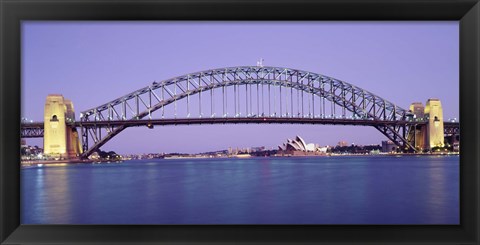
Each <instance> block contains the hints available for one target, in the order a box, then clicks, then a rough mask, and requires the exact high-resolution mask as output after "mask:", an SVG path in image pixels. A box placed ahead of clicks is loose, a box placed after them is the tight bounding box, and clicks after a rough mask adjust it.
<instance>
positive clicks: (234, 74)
mask: <svg viewBox="0 0 480 245" xmlns="http://www.w3.org/2000/svg"><path fill="white" fill-rule="evenodd" d="M192 79H193V81H194V82H195V83H196V85H198V86H193V90H190V89H187V88H189V86H188V84H189V83H190V84H193V83H192ZM241 84H271V85H275V86H284V87H290V88H295V89H297V90H301V91H304V92H307V93H310V94H314V95H317V96H320V97H321V98H325V99H327V100H328V101H330V102H332V103H333V104H336V105H338V106H340V107H341V108H343V109H344V110H345V109H346V110H348V111H350V112H353V113H354V114H355V116H357V115H358V116H359V117H361V118H364V119H372V120H392V121H398V120H405V115H406V110H405V109H403V108H400V107H398V106H396V105H395V104H393V103H391V102H389V101H387V100H385V99H383V98H381V97H379V96H376V95H375V94H373V93H371V92H368V91H366V90H364V89H360V88H358V87H355V86H353V85H351V84H349V83H346V82H343V81H340V80H338V79H335V78H331V77H328V76H324V75H321V74H316V73H312V72H306V71H301V70H295V69H288V68H281V67H256V66H254V67H252V66H244V67H229V68H221V69H213V70H208V71H203V72H197V73H193V74H187V75H184V76H179V77H176V78H172V79H168V80H164V81H162V82H158V83H157V82H153V83H152V84H151V85H150V86H147V87H144V88H142V89H139V90H136V91H134V92H132V93H130V94H127V95H125V96H122V97H120V98H117V99H115V100H113V101H111V102H108V103H105V104H103V105H101V106H98V107H95V108H92V109H90V110H87V111H84V112H82V113H81V121H82V122H88V121H92V118H91V117H93V121H110V120H113V119H114V118H113V114H112V111H122V116H121V117H119V114H116V117H117V119H121V120H130V119H142V118H144V117H145V116H147V115H151V113H152V112H154V111H156V110H158V109H160V108H163V107H165V106H166V105H168V104H171V103H173V102H176V101H177V100H180V99H182V98H185V97H187V96H190V95H193V94H196V93H203V92H205V91H207V90H213V89H215V88H219V87H225V86H231V85H241ZM156 91H159V93H158V94H162V95H163V96H162V99H161V100H160V98H159V97H158V96H156V95H157V93H156ZM165 92H166V93H165ZM165 95H166V96H165ZM142 96H145V97H148V98H152V97H153V98H156V99H157V102H155V103H153V104H149V103H145V101H144V100H143V99H142ZM302 100H303V99H302ZM302 103H303V102H302ZM131 104H132V105H133V107H134V108H135V109H132V107H131ZM117 106H118V107H120V108H119V109H118V110H117V109H116V108H115V107H117ZM126 107H129V109H130V115H127V114H128V112H127V110H126ZM140 107H142V110H140ZM122 108H123V110H120V109H122ZM104 113H106V115H104ZM123 129H124V128H122V127H119V128H115V129H112V130H111V131H109V133H108V135H107V136H105V137H104V138H101V136H100V135H99V133H98V132H96V131H93V130H91V129H88V131H91V132H89V133H90V135H91V136H92V137H93V138H94V139H95V140H94V141H95V145H94V146H92V148H91V149H98V147H100V146H101V145H103V144H104V143H105V142H106V141H108V140H109V139H110V138H112V137H113V136H114V135H116V134H118V133H119V132H121V131H122V130H123ZM377 129H379V130H380V131H381V132H382V133H384V134H385V135H386V136H387V137H389V138H393V139H394V140H395V141H394V142H399V140H398V139H400V140H401V141H402V142H403V143H405V144H406V145H407V146H408V147H410V145H409V144H408V142H407V141H406V139H405V138H404V137H403V135H405V132H403V133H399V129H398V128H395V127H393V128H392V127H389V126H385V127H379V128H377ZM82 135H85V136H84V137H87V138H88V135H89V134H88V133H87V134H82ZM87 140H88V139H84V141H87ZM87 142H88V141H87ZM85 143H86V142H84V144H85ZM91 152H92V151H91V150H88V151H87V152H86V154H87V155H88V154H91Z"/></svg>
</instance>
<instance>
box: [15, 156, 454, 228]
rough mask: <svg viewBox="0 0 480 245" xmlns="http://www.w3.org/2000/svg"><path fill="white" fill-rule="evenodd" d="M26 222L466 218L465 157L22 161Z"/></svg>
mask: <svg viewBox="0 0 480 245" xmlns="http://www.w3.org/2000/svg"><path fill="white" fill-rule="evenodd" d="M21 177H22V183H21V188H22V196H21V198H22V199H21V203H22V212H21V220H22V223H23V224H459V157H458V156H401V157H394V156H374V157H371V156H368V157H367V156H365V157H346V156H345V157H298V158H250V159H175V160H173V159H172V160H163V159H158V160H138V161H126V162H123V163H120V164H82V165H68V166H51V167H45V166H43V167H29V168H22V171H21Z"/></svg>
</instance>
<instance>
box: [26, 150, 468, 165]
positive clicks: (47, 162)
mask: <svg viewBox="0 0 480 245" xmlns="http://www.w3.org/2000/svg"><path fill="white" fill-rule="evenodd" d="M459 155H460V153H389V154H374V155H373V154H352V153H350V154H324V155H273V156H252V155H250V156H244V155H242V156H235V155H232V156H215V157H209V156H185V157H179V156H176V157H168V158H153V159H123V160H121V161H106V160H103V161H94V160H90V159H87V160H80V159H71V160H39V161H35V160H28V161H20V165H21V166H22V167H28V166H34V165H37V166H38V165H40V166H43V165H47V166H65V165H73V164H99V163H121V162H123V161H130V160H154V159H165V160H177V159H222V158H236V159H248V158H278V157H293V158H297V157H298V158H303V157H344V156H345V157H349V156H350V157H351V156H355V157H381V156H392V157H398V156H459Z"/></svg>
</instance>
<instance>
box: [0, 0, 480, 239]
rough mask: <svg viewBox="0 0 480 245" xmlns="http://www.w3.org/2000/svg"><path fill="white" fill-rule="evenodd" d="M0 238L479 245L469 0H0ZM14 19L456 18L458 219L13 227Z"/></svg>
mask: <svg viewBox="0 0 480 245" xmlns="http://www.w3.org/2000/svg"><path fill="white" fill-rule="evenodd" d="M0 16H1V29H0V37H1V43H0V54H1V58H0V79H1V81H0V120H1V121H0V242H1V244H147V243H148V244H197V243H203V244H214V243H217V244H218V243H219V244H264V243H270V244H284V243H288V244H418V243H421V244H480V235H479V230H480V227H479V220H480V218H479V217H480V216H479V214H480V213H479V207H480V201H479V200H480V199H479V197H480V195H479V188H480V181H479V179H480V172H479V149H480V148H479V144H478V142H479V139H480V134H479V133H480V131H479V125H480V122H479V116H480V113H479V112H480V111H479V95H480V90H479V88H480V87H479V85H480V77H479V69H480V53H479V51H480V49H479V48H480V40H479V39H480V29H479V28H480V4H479V3H478V0H383V1H380V0H313V1H311V0H297V1H295V0H276V1H274V0H260V1H255V0H223V1H221V0H197V1H194V0H178V1H173V0H139V1H135V0H124V1H122V0H115V1H108V0H93V1H92V0H84V1H81V0H63V1H58V0H37V1H32V0H0ZM22 20H227V21H228V20H292V21H295V20H458V21H459V22H460V37H459V38H460V107H461V108H460V127H461V137H462V145H461V155H460V187H461V191H460V207H461V209H460V223H461V224H460V225H415V226H411V225H398V226H397V225H382V226H377V225H375V226H374V225H335V226H325V225H277V226H274V225H269V226H263V225H208V226H201V225H176V226H168V225H158V226H155V225H104V226H103V225H21V224H20V164H19V163H20V157H19V156H20V149H19V142H20V133H19V132H20V109H21V104H20V101H21V84H20V81H21V71H20V68H21V49H20V40H21V29H20V26H21V21H22Z"/></svg>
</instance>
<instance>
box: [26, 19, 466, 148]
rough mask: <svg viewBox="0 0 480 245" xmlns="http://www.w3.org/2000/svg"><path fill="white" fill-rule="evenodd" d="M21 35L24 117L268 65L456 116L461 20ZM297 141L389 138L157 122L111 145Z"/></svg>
mask: <svg viewBox="0 0 480 245" xmlns="http://www.w3.org/2000/svg"><path fill="white" fill-rule="evenodd" d="M285 33H287V35H286V34H285ZM280 34H281V35H280ZM165 36H166V37H167V38H165ZM22 38H23V39H22V78H23V80H22V107H23V108H22V116H23V117H27V118H29V119H32V120H35V121H43V106H44V103H45V98H46V96H47V95H48V94H54V93H58V94H63V95H64V96H65V97H66V98H69V99H71V100H72V102H73V105H74V108H75V114H76V118H77V119H78V118H79V112H80V111H84V110H87V109H90V108H92V107H95V106H98V105H100V104H103V103H105V102H107V101H110V100H112V99H115V98H117V97H120V96H122V95H124V94H127V93H130V92H132V91H134V90H136V89H139V88H142V87H145V86H147V85H148V84H151V83H152V82H153V81H162V80H166V79H169V78H172V77H176V76H179V75H184V74H189V73H193V72H196V71H200V70H207V69H212V68H221V67H228V66H242V65H251V66H254V65H255V63H256V61H257V60H258V59H260V58H264V59H265V61H264V64H265V65H268V66H281V67H289V68H294V69H301V70H306V71H312V72H316V73H320V74H324V75H327V76H331V77H335V78H337V79H341V80H343V81H346V82H348V83H351V84H354V85H356V86H358V87H361V88H363V89H366V90H368V91H370V92H372V93H374V94H377V95H379V96H381V97H383V98H385V99H387V100H389V101H391V102H393V103H396V104H398V105H399V106H401V107H403V108H408V106H409V105H410V104H411V103H413V102H422V103H423V104H425V102H426V100H427V99H429V98H439V99H440V100H441V101H442V105H443V108H444V118H445V119H449V118H457V119H458V116H459V115H458V113H459V110H458V108H459V106H458V103H459V101H458V100H459V99H458V93H459V92H458V89H459V88H458V84H459V82H458V66H459V62H458V22H426V23H425V22H418V23H417V22H359V23H353V22H341V23H340V22H290V23H289V22H275V23H273V22H264V23H260V22H254V23H252V22H135V23H133V22H123V23H117V22H115V23H114V22H106V23H105V22H102V23H99V22H29V21H27V22H24V23H23V25H22ZM425 91H427V92H425ZM292 135H301V136H302V137H304V138H305V139H306V140H307V141H309V142H318V143H319V144H322V145H332V144H336V143H337V142H338V141H341V140H346V141H348V142H350V143H356V144H364V145H366V144H378V143H380V142H381V141H382V140H386V137H385V136H383V135H382V134H381V133H380V132H378V131H377V130H376V129H374V128H373V127H361V126H327V125H200V126H198V125H192V126H165V127H161V126H157V127H155V129H154V130H149V129H147V128H146V127H143V128H129V129H127V130H125V131H124V132H122V133H121V134H119V135H118V136H116V137H115V138H114V139H112V141H111V142H108V143H107V144H106V145H105V146H103V147H102V149H103V150H107V151H108V150H113V151H116V152H118V153H122V154H123V153H142V152H162V151H163V152H174V151H175V149H176V151H178V152H186V153H194V152H201V151H209V150H215V149H218V148H219V146H220V145H224V146H223V147H228V146H231V147H250V146H252V145H265V146H267V147H269V146H275V145H278V144H279V142H282V141H283V140H284V139H285V137H292ZM29 141H33V142H35V140H29ZM37 142H41V140H40V141H39V140H37ZM254 142H258V143H254ZM220 148H221V146H220Z"/></svg>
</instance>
